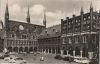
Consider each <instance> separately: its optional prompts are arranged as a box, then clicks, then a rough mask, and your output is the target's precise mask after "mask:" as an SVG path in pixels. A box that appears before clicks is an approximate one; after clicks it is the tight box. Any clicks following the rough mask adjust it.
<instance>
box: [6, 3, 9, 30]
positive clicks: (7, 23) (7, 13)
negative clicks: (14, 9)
mask: <svg viewBox="0 0 100 64" xmlns="http://www.w3.org/2000/svg"><path fill="white" fill-rule="evenodd" d="M5 31H6V32H8V31H9V10H8V1H7V4H6V9H5Z"/></svg>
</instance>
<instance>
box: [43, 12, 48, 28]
mask: <svg viewBox="0 0 100 64" xmlns="http://www.w3.org/2000/svg"><path fill="white" fill-rule="evenodd" d="M43 24H44V26H45V28H46V27H47V26H46V12H45V11H44V19H43Z"/></svg>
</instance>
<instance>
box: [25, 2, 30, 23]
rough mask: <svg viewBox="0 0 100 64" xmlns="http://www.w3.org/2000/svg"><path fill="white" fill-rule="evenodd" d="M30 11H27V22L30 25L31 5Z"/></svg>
mask: <svg viewBox="0 0 100 64" xmlns="http://www.w3.org/2000/svg"><path fill="white" fill-rule="evenodd" d="M27 8H28V10H27V18H26V20H27V22H28V23H30V12H29V3H28V7H27Z"/></svg>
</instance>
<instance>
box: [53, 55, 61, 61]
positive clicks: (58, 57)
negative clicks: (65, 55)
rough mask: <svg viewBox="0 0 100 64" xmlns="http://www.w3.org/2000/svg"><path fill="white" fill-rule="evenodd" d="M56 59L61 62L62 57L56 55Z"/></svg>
mask: <svg viewBox="0 0 100 64" xmlns="http://www.w3.org/2000/svg"><path fill="white" fill-rule="evenodd" d="M54 58H55V59H59V60H61V59H62V57H61V55H56V56H55V57H54Z"/></svg>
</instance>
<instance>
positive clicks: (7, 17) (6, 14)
mask: <svg viewBox="0 0 100 64" xmlns="http://www.w3.org/2000/svg"><path fill="white" fill-rule="evenodd" d="M5 19H9V10H8V0H7V4H6V11H5Z"/></svg>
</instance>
